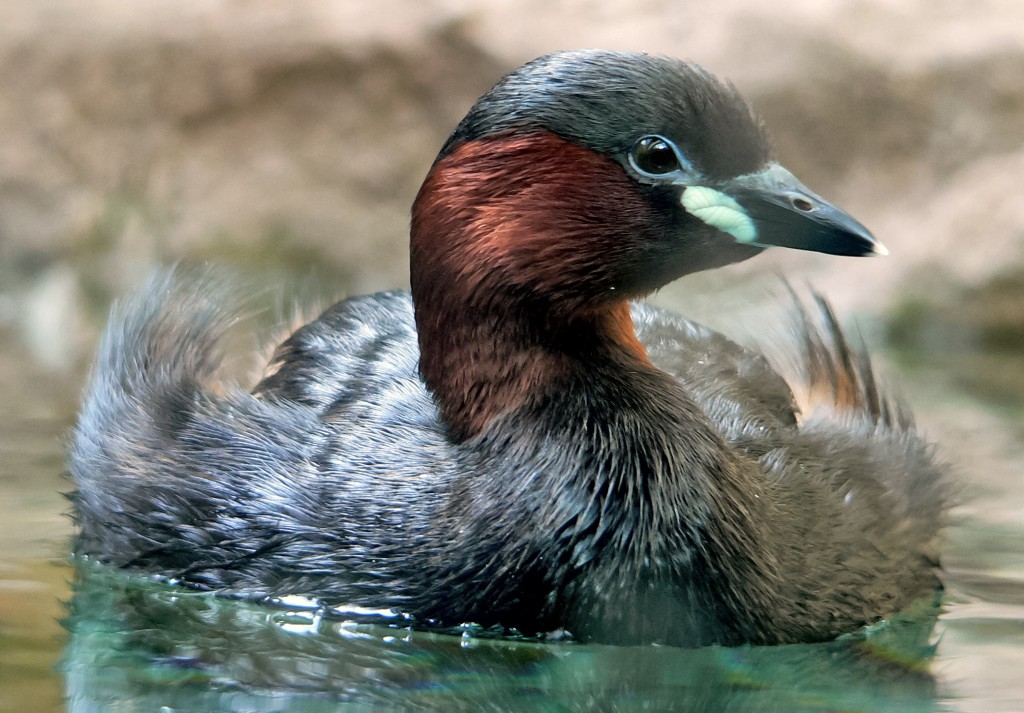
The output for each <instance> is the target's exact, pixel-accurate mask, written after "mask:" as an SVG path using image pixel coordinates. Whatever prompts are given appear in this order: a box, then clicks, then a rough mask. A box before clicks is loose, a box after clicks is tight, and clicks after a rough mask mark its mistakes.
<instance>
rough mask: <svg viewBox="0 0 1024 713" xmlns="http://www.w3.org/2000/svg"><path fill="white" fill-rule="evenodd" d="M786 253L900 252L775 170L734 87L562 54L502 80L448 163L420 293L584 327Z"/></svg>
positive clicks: (418, 271)
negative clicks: (566, 315)
mask: <svg viewBox="0 0 1024 713" xmlns="http://www.w3.org/2000/svg"><path fill="white" fill-rule="evenodd" d="M771 246H780V247H790V248H798V249H802V250H813V251H817V252H822V253H831V254H836V255H873V254H885V252H886V251H885V248H884V247H883V246H882V245H881V243H879V242H878V241H877V240H875V239H874V238H873V237H872V236H871V234H870V233H869V232H868V230H867V229H866V228H865V227H864V226H862V225H861V224H860V223H858V222H857V221H856V220H854V219H853V218H852V217H850V216H849V215H847V214H846V213H844V212H843V211H841V210H839V209H838V208H836V207H835V206H833V205H832V204H830V203H829V202H827V201H825V200H824V199H823V198H821V197H820V196H818V195H816V194H815V193H813V192H812V191H811V190H810V189H808V188H807V187H805V186H804V185H803V184H802V183H800V181H798V180H797V179H796V177H794V176H793V174H791V173H790V172H789V171H787V170H786V169H785V168H783V167H782V166H781V165H779V164H778V163H776V162H775V161H774V160H773V157H772V151H771V144H770V141H769V140H768V138H767V136H766V134H765V131H764V129H763V127H762V125H761V123H760V121H759V120H758V119H757V118H756V117H755V116H754V115H753V113H752V112H751V110H750V108H749V107H748V105H747V104H746V103H745V102H744V100H743V99H742V98H741V97H740V96H739V94H738V93H737V92H736V90H735V89H734V88H733V87H732V86H730V85H728V84H725V83H722V82H721V81H719V80H717V79H716V78H715V77H713V76H712V75H710V74H709V73H707V72H705V71H704V70H702V69H700V68H698V67H696V66H694V65H691V64H688V63H685V62H682V61H679V60H675V59H670V58H665V57H659V56H650V55H646V54H638V53H622V52H610V51H592V50H591V51H570V52H560V53H556V54H551V55H547V56H544V57H541V58H539V59H536V60H534V61H532V62H530V63H528V64H526V65H524V66H523V67H521V68H519V69H517V70H515V71H514V72H512V73H511V74H509V75H507V76H506V77H504V78H503V79H502V80H501V81H499V82H498V84H497V85H495V87H494V88H493V89H491V90H490V91H489V92H487V93H486V94H485V95H484V96H482V97H481V98H480V99H479V100H478V101H477V102H476V104H475V105H474V106H473V107H472V109H471V110H470V112H469V114H468V115H467V116H466V117H465V118H464V119H463V120H462V122H461V123H460V124H459V126H458V127H457V128H456V129H455V131H454V132H453V133H452V135H451V137H450V138H449V139H448V141H447V142H446V144H445V145H444V147H443V148H442V150H441V152H440V154H439V155H438V157H437V160H436V161H435V162H434V165H433V167H432V169H431V171H430V174H429V175H428V176H427V179H426V180H425V182H424V184H423V187H422V188H421V190H420V193H419V196H418V197H417V200H416V203H415V205H414V208H413V225H412V282H413V293H414V296H416V297H420V296H425V295H426V293H428V292H431V291H434V290H446V291H447V290H455V291H457V292H459V293H463V292H464V293H466V294H467V295H468V294H470V293H473V292H480V291H482V292H483V293H484V294H486V295H493V296H494V298H495V299H497V300H499V301H500V300H501V299H504V298H507V295H508V294H516V295H520V296H522V297H524V298H526V299H531V300H534V299H535V300H538V301H539V302H542V303H543V304H545V305H546V306H547V308H550V309H553V310H556V311H557V310H561V309H565V310H568V311H570V312H572V311H578V310H581V309H587V308H588V306H591V305H599V304H602V303H605V302H607V301H608V300H612V301H615V300H622V299H625V298H631V297H636V296H639V295H642V294H644V293H647V292H650V291H652V290H654V289H657V288H658V287H660V286H662V285H664V284H666V283H667V282H670V281H672V280H674V279H676V278H678V277H680V276H682V275H685V274H688V273H692V272H696V271H699V270H706V269H709V268H713V267H718V266H721V265H725V264H729V263H733V262H738V261H740V260H745V259H747V258H749V257H751V256H753V255H755V254H757V253H758V252H760V251H761V250H763V249H764V248H766V247H771ZM418 293H419V294H418ZM502 295H505V296H506V297H502ZM459 298H460V299H462V298H463V296H462V295H461V294H460V297H459Z"/></svg>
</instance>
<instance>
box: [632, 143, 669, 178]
mask: <svg viewBox="0 0 1024 713" xmlns="http://www.w3.org/2000/svg"><path fill="white" fill-rule="evenodd" d="M633 163H634V164H635V165H636V167H637V168H638V169H640V170H641V171H643V172H644V173H650V174H654V175H656V176H659V175H662V174H665V173H672V172H673V171H678V170H679V169H680V166H679V157H678V156H676V152H675V149H673V148H672V146H671V145H670V144H669V143H668V141H666V140H665V139H663V138H661V137H660V136H645V137H644V138H642V139H640V140H639V141H637V142H636V146H634V147H633Z"/></svg>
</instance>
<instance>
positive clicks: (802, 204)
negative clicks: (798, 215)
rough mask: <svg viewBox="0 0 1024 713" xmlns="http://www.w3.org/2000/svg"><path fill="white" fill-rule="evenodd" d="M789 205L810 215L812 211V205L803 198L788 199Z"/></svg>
mask: <svg viewBox="0 0 1024 713" xmlns="http://www.w3.org/2000/svg"><path fill="white" fill-rule="evenodd" d="M789 202H790V204H791V205H792V206H793V207H794V208H796V209H797V210H800V211H803V212H804V213H810V212H811V211H812V210H814V204H813V203H812V202H811V201H809V200H807V199H806V198H804V197H803V196H793V197H792V198H790V199H789Z"/></svg>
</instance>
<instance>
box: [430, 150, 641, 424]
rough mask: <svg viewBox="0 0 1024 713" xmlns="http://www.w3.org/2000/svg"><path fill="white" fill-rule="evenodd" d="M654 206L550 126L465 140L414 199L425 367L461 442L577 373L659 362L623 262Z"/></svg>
mask: <svg viewBox="0 0 1024 713" xmlns="http://www.w3.org/2000/svg"><path fill="white" fill-rule="evenodd" d="M647 211H648V208H647V204H646V203H645V202H644V201H643V200H642V198H641V197H640V196H638V195H637V194H636V189H635V185H634V184H633V182H632V181H631V180H630V179H629V178H628V176H626V175H625V173H624V171H623V170H622V168H621V167H620V166H619V165H618V164H617V163H615V162H614V161H612V160H610V159H608V158H606V157H603V156H600V155H598V154H595V153H593V152H591V151H589V150H587V149H584V148H581V147H579V146H576V145H573V144H570V143H567V142H565V141H563V140H561V139H559V138H557V137H555V136H553V135H551V134H534V135H528V136H507V137H500V138H494V139H489V140H485V141H474V142H468V143H465V144H462V145H461V146H459V147H457V148H456V149H455V150H453V151H452V152H451V153H449V154H448V155H446V156H445V157H444V158H442V159H441V160H440V161H438V162H437V163H436V164H435V166H434V167H433V169H432V170H431V173H430V175H429V176H428V177H427V179H426V181H425V182H424V184H423V187H422V188H421V190H420V193H419V196H418V197H417V199H416V203H415V204H414V206H413V218H412V235H411V280H412V291H413V300H414V303H415V309H416V325H417V330H418V335H419V345H420V373H421V375H422V376H423V379H424V381H425V382H426V384H427V387H428V388H429V389H430V390H431V392H432V393H433V394H434V397H435V399H436V400H437V402H438V405H439V407H440V409H441V415H442V417H443V419H444V420H445V422H446V424H447V425H448V427H449V430H450V435H451V437H452V438H453V439H454V440H457V441H461V440H465V439H467V438H471V437H473V436H476V435H478V434H480V433H481V432H483V431H484V430H485V429H486V428H487V426H488V425H489V424H490V423H491V422H492V421H493V419H495V418H496V417H497V416H499V415H501V414H502V413H506V412H509V411H512V410H514V409H515V408H517V407H518V406H521V405H523V404H524V403H525V402H527V401H528V400H530V399H533V398H543V396H544V394H545V392H546V391H547V390H549V389H551V388H557V387H558V383H559V381H560V380H561V379H563V378H564V377H566V376H568V375H570V374H571V373H572V372H573V371H584V372H589V371H593V370H594V369H595V366H596V365H601V368H605V369H607V368H613V369H614V368H616V366H614V365H617V366H618V368H631V369H637V368H644V369H653V368H654V367H653V366H651V364H650V361H649V360H648V358H647V353H646V350H645V349H644V347H643V345H642V344H641V343H640V342H639V341H638V340H637V337H636V333H635V331H634V329H633V322H632V319H631V317H630V313H629V305H628V301H627V300H628V299H629V298H630V297H634V296H636V289H635V285H633V284H632V282H631V275H630V269H629V268H630V267H631V266H630V265H628V264H626V265H623V264H622V262H621V260H622V259H624V258H623V256H625V255H627V254H628V250H624V247H623V246H624V245H627V241H629V240H631V239H633V240H635V239H637V237H638V236H639V237H640V238H642V237H643V232H644V231H645V230H649V228H648V227H647V226H648V225H649V224H650V222H651V221H650V219H649V216H648V215H647ZM617 256H618V258H619V259H618V260H617V259H616V257H617ZM626 261H627V262H628V260H626Z"/></svg>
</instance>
